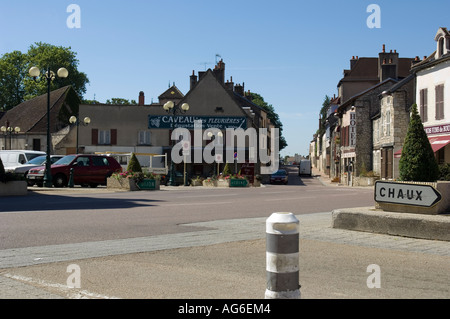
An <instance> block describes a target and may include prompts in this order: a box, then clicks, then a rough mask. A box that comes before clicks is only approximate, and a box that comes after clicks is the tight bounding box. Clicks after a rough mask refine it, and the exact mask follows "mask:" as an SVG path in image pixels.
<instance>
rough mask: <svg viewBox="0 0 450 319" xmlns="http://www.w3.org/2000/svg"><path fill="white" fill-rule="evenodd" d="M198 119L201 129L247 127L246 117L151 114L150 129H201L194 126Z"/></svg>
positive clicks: (149, 117)
mask: <svg viewBox="0 0 450 319" xmlns="http://www.w3.org/2000/svg"><path fill="white" fill-rule="evenodd" d="M196 121H201V122H202V127H201V129H209V128H216V129H219V130H225V129H227V128H228V129H238V128H242V129H244V130H245V129H247V118H246V117H234V116H228V117H221V116H170V115H149V116H148V128H149V129H176V128H185V129H188V130H193V129H200V127H197V126H194V124H195V122H196Z"/></svg>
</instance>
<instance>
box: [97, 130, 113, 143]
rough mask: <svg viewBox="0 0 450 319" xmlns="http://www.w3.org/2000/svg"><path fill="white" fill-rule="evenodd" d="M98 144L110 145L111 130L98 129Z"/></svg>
mask: <svg viewBox="0 0 450 319" xmlns="http://www.w3.org/2000/svg"><path fill="white" fill-rule="evenodd" d="M98 144H100V145H110V144H111V131H109V130H107V131H100V130H99V131H98Z"/></svg>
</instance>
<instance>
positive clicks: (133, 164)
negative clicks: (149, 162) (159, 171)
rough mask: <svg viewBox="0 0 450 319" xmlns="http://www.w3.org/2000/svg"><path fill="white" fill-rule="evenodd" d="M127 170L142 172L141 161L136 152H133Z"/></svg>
mask: <svg viewBox="0 0 450 319" xmlns="http://www.w3.org/2000/svg"><path fill="white" fill-rule="evenodd" d="M127 171H129V172H133V173H141V172H142V167H141V164H140V163H139V161H138V159H137V157H136V155H135V154H134V153H133V154H131V158H130V162H129V163H128V166H127Z"/></svg>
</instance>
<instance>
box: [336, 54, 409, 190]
mask: <svg viewBox="0 0 450 319" xmlns="http://www.w3.org/2000/svg"><path fill="white" fill-rule="evenodd" d="M413 60H414V59H412V58H399V54H398V53H397V51H396V50H394V51H392V50H391V51H390V52H387V51H386V49H385V45H383V49H382V52H380V53H379V54H378V58H356V59H352V60H351V61H350V66H351V68H350V70H344V78H343V79H341V81H340V82H339V84H338V91H339V94H340V95H339V98H340V104H339V107H338V108H337V110H336V113H337V116H338V117H339V125H338V127H337V128H336V133H338V134H336V135H335V139H333V140H331V141H332V142H333V143H335V142H336V141H337V140H338V141H339V143H340V144H339V146H336V157H335V160H336V163H337V165H338V166H339V167H338V168H336V169H335V171H336V172H338V174H339V177H340V180H341V182H342V183H344V184H346V185H356V184H357V181H356V180H355V177H358V176H359V175H360V174H361V173H364V172H367V171H371V170H373V146H374V144H373V142H374V140H373V129H372V124H373V123H372V121H373V120H374V119H376V118H377V115H379V114H381V104H380V94H382V93H383V92H385V91H388V90H389V89H390V88H392V87H393V86H394V85H396V84H397V83H399V82H400V81H401V80H403V79H404V78H407V77H408V76H409V75H410V68H411V65H412V62H413ZM355 92H356V93H355ZM351 94H353V95H351Z"/></svg>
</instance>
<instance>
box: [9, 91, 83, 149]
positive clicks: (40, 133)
mask: <svg viewBox="0 0 450 319" xmlns="http://www.w3.org/2000/svg"><path fill="white" fill-rule="evenodd" d="M79 104H80V99H79V98H78V96H77V94H76V93H75V91H74V90H73V89H72V87H70V86H66V87H63V88H60V89H57V90H55V91H52V92H51V93H50V135H51V145H50V149H51V152H52V153H54V154H66V152H67V148H66V146H65V143H66V141H67V140H70V139H72V140H75V136H74V135H73V134H71V127H70V126H69V118H70V117H71V116H72V115H75V116H76V115H77V113H78V108H79ZM0 127H2V128H4V129H3V130H1V131H0V136H1V135H3V136H2V137H3V138H1V139H0V149H2V150H4V149H17V150H34V151H46V149H47V94H43V95H41V96H38V97H36V98H33V99H31V100H28V101H25V102H23V103H21V104H19V105H17V106H15V107H14V108H12V109H10V110H9V111H7V112H6V113H5V114H4V115H3V117H1V118H0ZM63 140H64V141H63Z"/></svg>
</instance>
